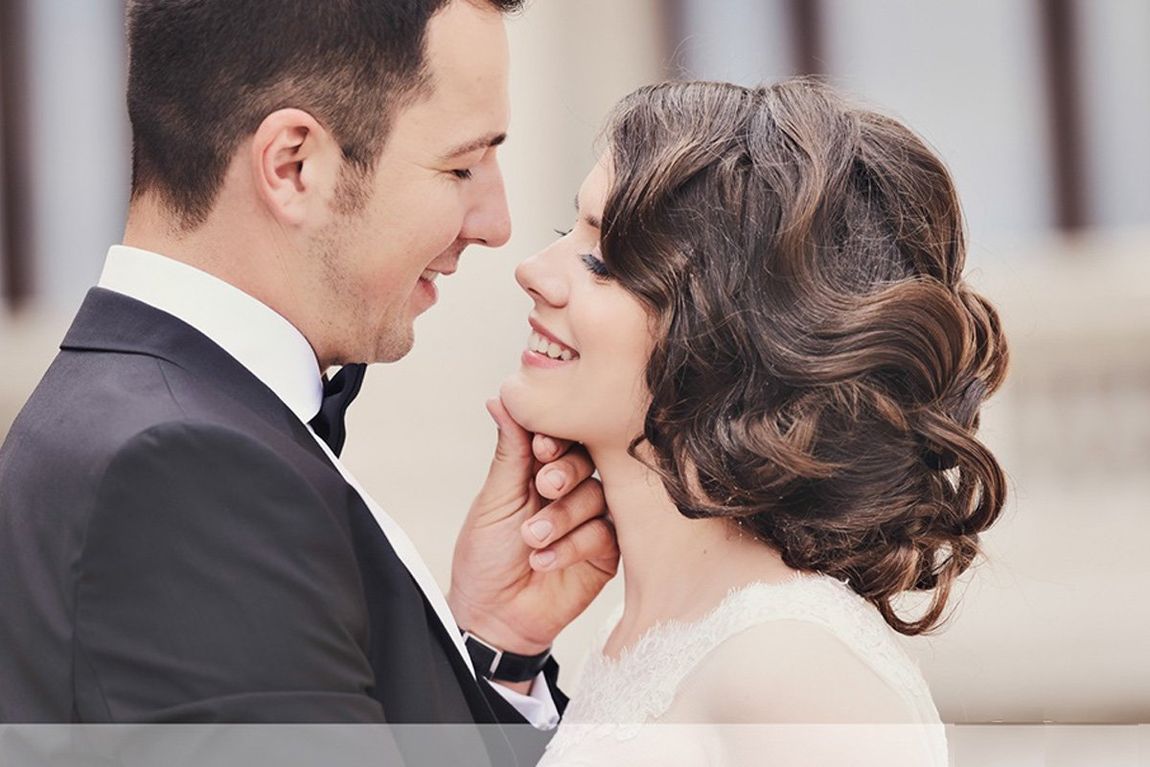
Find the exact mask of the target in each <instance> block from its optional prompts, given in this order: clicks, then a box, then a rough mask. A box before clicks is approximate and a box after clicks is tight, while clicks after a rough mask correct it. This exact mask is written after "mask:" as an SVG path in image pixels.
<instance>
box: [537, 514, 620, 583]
mask: <svg viewBox="0 0 1150 767" xmlns="http://www.w3.org/2000/svg"><path fill="white" fill-rule="evenodd" d="M580 562H590V563H591V564H592V565H594V566H595V567H597V568H599V569H600V570H602V571H603V572H605V573H608V574H610V575H614V574H615V570H616V569H617V567H618V563H619V544H618V542H617V541H616V540H615V528H614V527H613V526H612V525H611V523H610V522H608V521H607V520H606V518H604V517H596V518H595V519H592V520H590V521H589V522H584V523H583V524H582V525H580V526H579V527H577V528H575V529H574V530H572V531H571V532H570V533H568V534H567V535H565V536H563V537H562V538H560V539H559V540H557V541H555V543H553V544H551V545H550V546H548V547H547V548H545V549H543V550H542V551H533V552H531V567H532V568H534V569H536V570H543V571H547V570H562V569H565V568H568V567H571V566H572V565H577V564H579V563H580Z"/></svg>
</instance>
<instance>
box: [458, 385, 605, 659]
mask: <svg viewBox="0 0 1150 767" xmlns="http://www.w3.org/2000/svg"><path fill="white" fill-rule="evenodd" d="M487 410H488V412H489V413H491V417H492V418H494V419H495V423H496V425H497V426H498V427H499V437H498V441H497V443H496V445H495V458H494V459H493V460H492V462H491V469H490V471H489V472H488V474H487V480H486V482H484V484H483V488H482V489H481V490H480V491H479V495H478V496H477V497H476V498H475V501H474V503H472V505H471V510H470V512H469V513H468V515H467V520H466V521H465V522H464V524H463V529H462V531H460V534H459V539H458V540H457V541H456V544H455V558H454V561H453V563H452V571H451V590H450V593H449V594H448V597H447V599H448V603H449V604H450V605H451V610H452V612H453V613H454V614H455V619H456V621H458V623H459V625H460V627H461V628H464V629H466V630H468V631H470V632H471V633H473V634H475V635H476V636H478V637H481V638H483V639H484V640H485V641H487V642H489V643H491V644H493V645H495V646H496V647H499V648H500V649H502V650H507V651H510V652H515V653H520V654H523V655H534V654H536V653H539V652H542V651H543V650H545V649H547V648H548V647H550V646H551V643H552V641H553V640H554V639H555V636H556V635H557V634H558V633H559V631H560V630H561V629H563V627H564V626H566V625H567V624H568V623H570V622H571V621H572V620H574V619H575V617H576V616H578V615H579V614H580V613H582V612H583V610H584V609H585V608H586V607H587V605H588V604H590V603H591V600H593V599H594V598H595V596H596V595H597V594H598V593H599V592H600V591H601V590H602V588H603V586H604V584H606V583H607V581H609V580H611V578H612V577H613V576H614V575H615V571H616V570H617V569H618V566H619V548H618V545H617V543H616V541H615V531H614V528H613V527H612V526H611V523H610V522H609V521H608V520H607V519H606V517H605V516H604V514H605V513H606V510H607V509H606V505H605V501H604V498H603V488H602V486H601V485H600V484H599V481H598V480H597V479H594V478H593V477H591V474H592V472H593V471H594V466H592V464H591V459H590V457H589V456H588V455H587V453H586V451H585V450H583V448H581V447H578V446H572V445H570V444H569V443H566V442H564V441H561V440H555V439H552V438H551V437H546V436H543V435H535V436H534V438H533V437H532V435H531V434H529V433H528V432H527V431H526V430H524V429H523V427H522V426H520V425H519V424H518V423H516V422H515V421H514V419H512V418H511V416H510V414H508V412H507V410H506V408H504V407H503V403H502V402H501V401H500V400H499V399H498V398H496V399H492V400H489V401H488V403H487Z"/></svg>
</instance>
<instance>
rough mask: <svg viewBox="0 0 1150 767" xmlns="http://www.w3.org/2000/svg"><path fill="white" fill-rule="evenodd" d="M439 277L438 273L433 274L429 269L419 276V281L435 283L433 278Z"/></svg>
mask: <svg viewBox="0 0 1150 767" xmlns="http://www.w3.org/2000/svg"><path fill="white" fill-rule="evenodd" d="M438 276H439V272H433V271H431V270H430V269H429V270H427V271H425V272H424V273H423V274H421V275H419V277H420V279H423V280H427V281H428V282H435V278H436V277H438Z"/></svg>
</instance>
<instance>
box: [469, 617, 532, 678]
mask: <svg viewBox="0 0 1150 767" xmlns="http://www.w3.org/2000/svg"><path fill="white" fill-rule="evenodd" d="M462 631H463V642H464V645H465V646H466V647H467V652H468V654H469V655H470V656H471V662H472V664H473V665H474V666H475V673H476V674H478V675H479V676H481V677H483V678H485V679H490V680H492V681H497V682H514V683H521V682H530V681H531V680H532V679H534V678H535V677H536V676H538V675H539V672H540V671H542V670H543V667H544V666H545V665H547V661H548V660H549V659H550V658H551V648H550V647H548V648H546V649H544V650H542V651H541V652H538V653H534V654H532V655H523V654H520V653H516V652H512V651H509V650H504V649H502V648H501V647H499V646H498V645H494V644H492V643H491V642H489V641H487V640H485V639H483V638H482V637H480V636H477V635H475V634H473V633H472V632H470V631H468V630H462Z"/></svg>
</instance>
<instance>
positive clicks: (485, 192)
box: [463, 166, 511, 248]
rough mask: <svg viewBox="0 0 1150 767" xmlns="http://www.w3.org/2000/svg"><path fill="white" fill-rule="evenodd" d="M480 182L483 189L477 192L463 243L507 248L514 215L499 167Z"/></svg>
mask: <svg viewBox="0 0 1150 767" xmlns="http://www.w3.org/2000/svg"><path fill="white" fill-rule="evenodd" d="M477 181H479V184H480V185H481V188H479V189H477V190H476V191H477V193H478V198H477V201H476V205H475V207H474V208H473V209H472V211H471V212H470V214H469V215H468V220H467V223H466V228H465V230H464V232H463V236H464V239H467V240H471V241H473V242H481V243H483V244H484V245H487V246H488V247H491V248H498V247H501V246H503V245H506V244H507V241H508V240H510V239H511V212H510V211H509V210H508V209H507V190H506V189H505V188H504V185H503V174H502V172H500V170H499V167H498V166H496V167H495V169H494V172H493V173H491V174H490V175H489V176H488V177H487V178H485V179H477Z"/></svg>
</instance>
